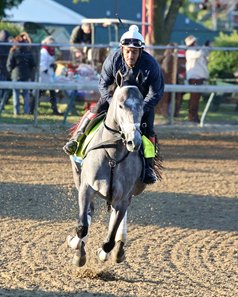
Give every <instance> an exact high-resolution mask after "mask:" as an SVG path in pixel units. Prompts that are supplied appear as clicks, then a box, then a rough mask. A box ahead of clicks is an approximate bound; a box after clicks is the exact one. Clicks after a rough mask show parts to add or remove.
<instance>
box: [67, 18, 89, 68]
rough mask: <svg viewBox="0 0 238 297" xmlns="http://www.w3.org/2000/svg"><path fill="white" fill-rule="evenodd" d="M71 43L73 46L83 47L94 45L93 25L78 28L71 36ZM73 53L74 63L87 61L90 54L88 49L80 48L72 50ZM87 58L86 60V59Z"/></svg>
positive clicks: (83, 25)
mask: <svg viewBox="0 0 238 297" xmlns="http://www.w3.org/2000/svg"><path fill="white" fill-rule="evenodd" d="M70 43H71V44H82V45H87V44H91V43H92V30H91V25H90V24H87V23H85V24H82V25H79V26H76V27H75V28H74V29H73V31H72V33H71V36H70ZM71 53H72V59H73V63H77V62H78V61H79V58H80V61H81V60H83V61H84V62H85V60H87V54H88V49H87V48H86V49H84V50H83V48H79V47H73V48H72V49H71ZM85 57H86V58H85Z"/></svg>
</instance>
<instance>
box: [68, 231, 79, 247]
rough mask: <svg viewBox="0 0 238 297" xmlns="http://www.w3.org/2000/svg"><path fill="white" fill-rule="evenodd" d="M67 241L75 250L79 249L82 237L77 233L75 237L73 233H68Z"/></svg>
mask: <svg viewBox="0 0 238 297" xmlns="http://www.w3.org/2000/svg"><path fill="white" fill-rule="evenodd" d="M66 242H67V244H68V246H69V247H71V248H72V249H74V250H77V249H79V247H80V238H79V237H78V236H77V235H75V236H74V237H73V236H71V235H68V236H67V238H66Z"/></svg>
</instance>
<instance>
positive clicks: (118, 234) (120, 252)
mask: <svg viewBox="0 0 238 297" xmlns="http://www.w3.org/2000/svg"><path fill="white" fill-rule="evenodd" d="M127 207H128V203H127V202H126V203H124V204H121V205H120V207H117V209H115V208H114V207H112V212H111V216H110V222H109V228H108V235H107V239H106V241H105V242H104V243H103V245H102V248H100V249H99V250H98V257H99V259H100V260H101V261H106V260H107V259H108V254H109V253H110V252H111V251H112V249H113V248H114V247H115V250H114V253H113V257H114V259H115V261H116V262H117V263H120V262H122V261H123V260H124V258H125V255H124V248H123V247H124V244H125V242H126V239H127V211H126V210H127ZM115 245H116V246H115Z"/></svg>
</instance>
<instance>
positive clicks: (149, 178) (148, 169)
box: [143, 158, 158, 184]
mask: <svg viewBox="0 0 238 297" xmlns="http://www.w3.org/2000/svg"><path fill="white" fill-rule="evenodd" d="M153 167H154V158H145V177H144V180H143V182H144V183H145V184H154V183H156V182H157V180H158V178H157V176H156V174H155V172H154V169H153Z"/></svg>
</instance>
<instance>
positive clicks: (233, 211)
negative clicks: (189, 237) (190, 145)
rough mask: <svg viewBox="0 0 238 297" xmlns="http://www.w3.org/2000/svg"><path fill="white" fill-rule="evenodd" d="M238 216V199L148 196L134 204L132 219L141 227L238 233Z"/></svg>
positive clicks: (151, 194) (142, 197)
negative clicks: (153, 226) (152, 226)
mask: <svg viewBox="0 0 238 297" xmlns="http://www.w3.org/2000/svg"><path fill="white" fill-rule="evenodd" d="M137 199H139V200H140V202H139V203H138V202H137ZM141 205H143V208H141V207H140V206H141ZM237 213H238V199H237V198H235V197H233V198H227V197H217V196H216V197H213V196H202V195H192V194H184V193H179V194H178V193H166V192H164V193H158V192H144V193H143V194H142V195H140V197H138V198H135V199H134V201H132V205H131V208H130V211H129V213H128V217H129V221H130V220H131V221H132V222H133V223H134V224H138V225H148V224H152V225H158V226H160V227H167V226H170V227H181V228H189V229H198V230H218V231H237V230H238V221H237ZM142 217H143V220H142V219H141V218H142Z"/></svg>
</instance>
